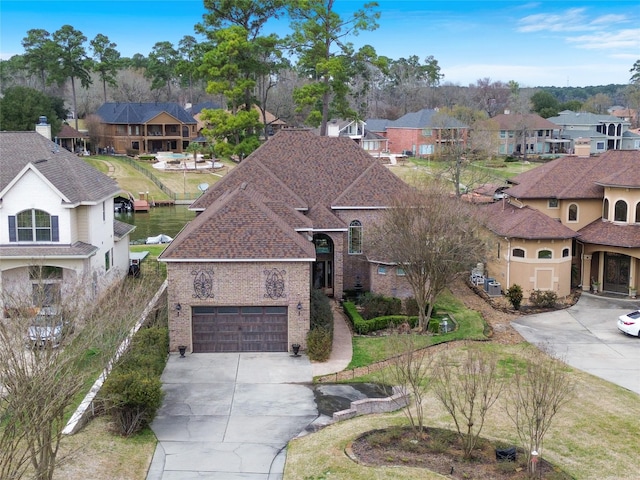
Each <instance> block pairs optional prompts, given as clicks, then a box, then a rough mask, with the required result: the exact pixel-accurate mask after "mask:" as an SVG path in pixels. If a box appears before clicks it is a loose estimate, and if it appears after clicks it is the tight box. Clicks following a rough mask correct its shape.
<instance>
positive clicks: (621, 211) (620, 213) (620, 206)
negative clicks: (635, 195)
mask: <svg viewBox="0 0 640 480" xmlns="http://www.w3.org/2000/svg"><path fill="white" fill-rule="evenodd" d="M613 221H614V222H626V221H627V202H625V201H624V200H618V201H617V202H616V204H615V206H614V207H613Z"/></svg>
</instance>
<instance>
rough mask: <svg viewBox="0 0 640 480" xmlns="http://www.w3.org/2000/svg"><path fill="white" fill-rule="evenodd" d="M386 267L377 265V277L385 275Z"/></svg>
mask: <svg viewBox="0 0 640 480" xmlns="http://www.w3.org/2000/svg"><path fill="white" fill-rule="evenodd" d="M386 274H387V267H386V265H378V275H386Z"/></svg>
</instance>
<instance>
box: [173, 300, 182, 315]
mask: <svg viewBox="0 0 640 480" xmlns="http://www.w3.org/2000/svg"><path fill="white" fill-rule="evenodd" d="M175 308H176V312H178V316H180V311H181V310H182V305H180V304H179V303H176V307H175Z"/></svg>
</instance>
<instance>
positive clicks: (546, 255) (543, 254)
mask: <svg viewBox="0 0 640 480" xmlns="http://www.w3.org/2000/svg"><path fill="white" fill-rule="evenodd" d="M538 258H553V252H552V251H551V250H540V251H539V252H538Z"/></svg>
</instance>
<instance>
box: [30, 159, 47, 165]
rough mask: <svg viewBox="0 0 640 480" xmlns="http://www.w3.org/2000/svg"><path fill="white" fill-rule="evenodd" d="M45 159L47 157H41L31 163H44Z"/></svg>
mask: <svg viewBox="0 0 640 480" xmlns="http://www.w3.org/2000/svg"><path fill="white" fill-rule="evenodd" d="M46 161H47V159H46V158H41V159H40V160H36V161H35V162H33V164H34V165H37V164H39V163H44V162H46Z"/></svg>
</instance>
